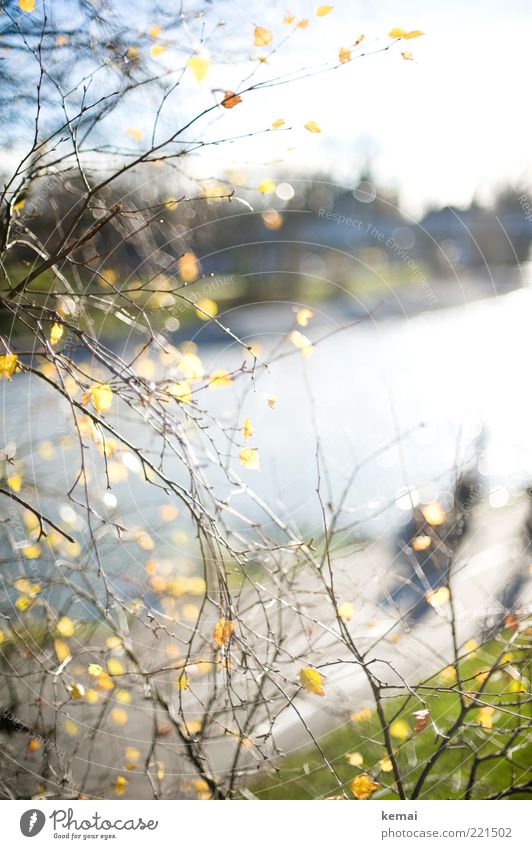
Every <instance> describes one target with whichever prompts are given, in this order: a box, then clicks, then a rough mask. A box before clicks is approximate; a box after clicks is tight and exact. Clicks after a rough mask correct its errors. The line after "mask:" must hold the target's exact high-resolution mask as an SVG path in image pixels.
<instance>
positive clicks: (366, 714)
mask: <svg viewBox="0 0 532 849" xmlns="http://www.w3.org/2000/svg"><path fill="white" fill-rule="evenodd" d="M369 719H371V708H369V707H365V708H361V709H360V710H357V711H355V712H354V713H352V714H351V722H367V721H368V720H369Z"/></svg>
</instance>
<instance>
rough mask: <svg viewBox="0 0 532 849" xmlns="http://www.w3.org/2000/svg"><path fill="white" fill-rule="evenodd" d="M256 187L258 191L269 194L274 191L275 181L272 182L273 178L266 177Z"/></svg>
mask: <svg viewBox="0 0 532 849" xmlns="http://www.w3.org/2000/svg"><path fill="white" fill-rule="evenodd" d="M257 188H258V190H259V192H262V193H263V194H264V195H271V194H272V192H274V191H275V183H274V182H273V180H270V179H269V178H267V179H266V180H263V181H262V183H261V184H260V185H259V186H257Z"/></svg>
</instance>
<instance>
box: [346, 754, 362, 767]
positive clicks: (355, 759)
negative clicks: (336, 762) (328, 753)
mask: <svg viewBox="0 0 532 849" xmlns="http://www.w3.org/2000/svg"><path fill="white" fill-rule="evenodd" d="M345 759H346V761H347V763H348V764H350V765H351V766H362V764H363V763H364V758H363V757H362V755H361V754H360V752H350V753H349V754H348V755H346V756H345Z"/></svg>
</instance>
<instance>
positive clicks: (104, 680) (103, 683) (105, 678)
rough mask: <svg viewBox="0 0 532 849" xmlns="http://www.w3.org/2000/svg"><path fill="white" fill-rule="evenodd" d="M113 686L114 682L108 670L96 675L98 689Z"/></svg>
mask: <svg viewBox="0 0 532 849" xmlns="http://www.w3.org/2000/svg"><path fill="white" fill-rule="evenodd" d="M114 686H115V682H114V681H113V679H112V678H111V676H110V675H109V673H108V672H102V673H101V675H98V689H99V690H105V691H109V690H113V689H114Z"/></svg>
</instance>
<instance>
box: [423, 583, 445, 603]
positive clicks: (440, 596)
mask: <svg viewBox="0 0 532 849" xmlns="http://www.w3.org/2000/svg"><path fill="white" fill-rule="evenodd" d="M449 597H450V593H449V590H448V589H447V587H438V589H437V590H433V591H432V592H430V593H427V595H426V596H425V598H426V599H427V601H428V603H429V604H430V605H432V607H441V606H442V605H444V604H445V603H446V602H448V601H449Z"/></svg>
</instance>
